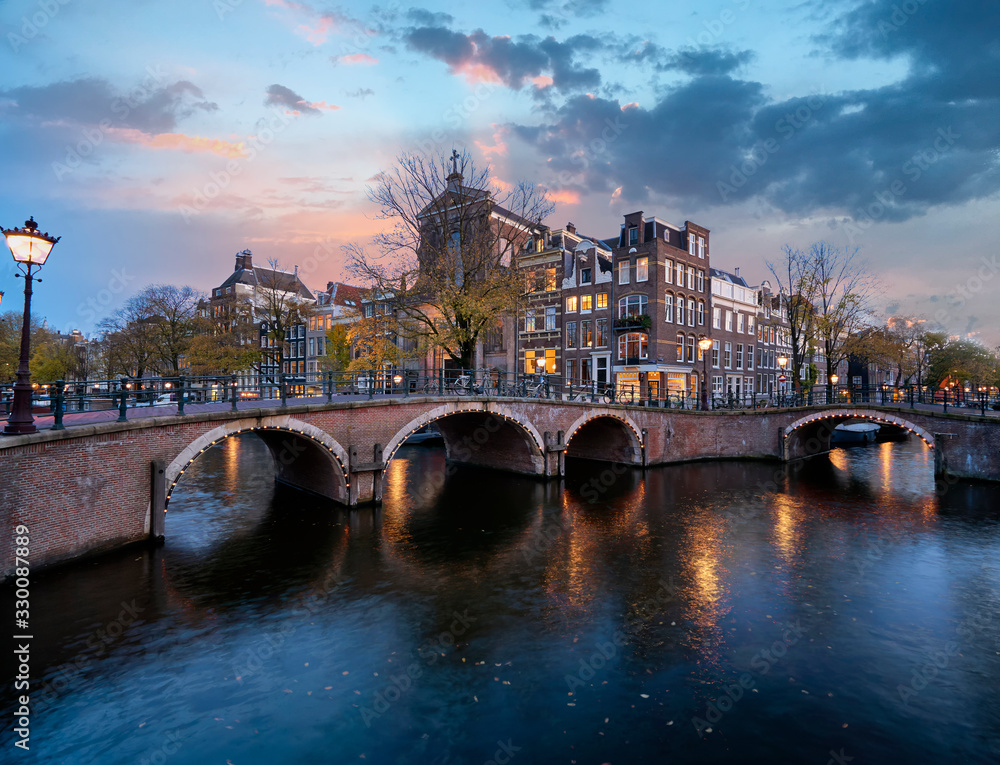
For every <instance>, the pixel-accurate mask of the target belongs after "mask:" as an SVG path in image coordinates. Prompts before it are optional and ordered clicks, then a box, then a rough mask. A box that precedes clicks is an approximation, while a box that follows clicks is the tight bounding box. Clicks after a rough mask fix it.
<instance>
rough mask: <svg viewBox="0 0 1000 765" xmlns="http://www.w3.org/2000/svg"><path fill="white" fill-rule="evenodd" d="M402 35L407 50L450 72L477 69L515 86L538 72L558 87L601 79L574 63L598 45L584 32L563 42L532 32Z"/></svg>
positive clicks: (438, 30) (442, 30) (421, 30)
mask: <svg viewBox="0 0 1000 765" xmlns="http://www.w3.org/2000/svg"><path fill="white" fill-rule="evenodd" d="M404 39H405V40H406V44H407V45H408V46H409V47H410V49H411V50H415V51H418V52H420V53H424V54H426V55H428V56H431V57H432V58H435V59H437V60H438V61H442V62H444V63H446V64H448V66H449V67H451V69H452V71H453V72H455V73H462V72H475V71H477V70H482V71H481V74H488V75H492V76H495V77H496V78H497V79H499V80H500V81H501V82H503V84H504V85H506V86H507V87H509V88H513V89H514V90H519V89H520V88H522V87H523V86H524V85H525V81H526V80H531V79H532V78H534V77H540V76H546V77H551V78H552V80H553V83H552V84H553V86H554V87H556V88H558V89H561V90H581V89H586V88H595V87H597V86H598V85H600V83H601V75H600V72H598V70H597V69H593V68H586V67H583V66H581V65H580V64H579V63H577V61H576V57H577V56H578V55H579V54H585V53H588V52H591V51H595V50H599V49H600V48H602V47H603V46H602V44H601V42H600V41H599V40H597V39H596V38H594V37H591V36H589V35H576V36H575V37H571V38H569V39H568V40H566V41H565V42H559V41H558V40H556V39H555V38H553V37H547V38H545V39H541V38H538V37H535V36H534V35H524V36H521V37H519V38H517V39H516V40H514V39H512V38H510V37H490V36H489V35H487V34H486V33H485V32H484V31H482V30H481V29H480V30H476V31H475V32H473V33H472V34H468V35H466V34H463V33H461V32H454V31H452V30H450V29H447V28H446V27H442V26H436V27H418V28H415V29H410V30H409V31H407V32H406V33H405V35H404Z"/></svg>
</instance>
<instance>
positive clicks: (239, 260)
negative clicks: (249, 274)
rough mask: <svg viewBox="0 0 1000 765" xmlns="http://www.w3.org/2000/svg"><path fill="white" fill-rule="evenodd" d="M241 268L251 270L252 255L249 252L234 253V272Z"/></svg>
mask: <svg viewBox="0 0 1000 765" xmlns="http://www.w3.org/2000/svg"><path fill="white" fill-rule="evenodd" d="M241 268H245V269H247V270H249V271H252V270H253V254H252V253H251V252H250V250H243V252H238V253H236V270H237V271H239V270H240V269H241Z"/></svg>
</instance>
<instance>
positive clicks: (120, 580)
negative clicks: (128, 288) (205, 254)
mask: <svg viewBox="0 0 1000 765" xmlns="http://www.w3.org/2000/svg"><path fill="white" fill-rule="evenodd" d="M932 463H933V459H932V456H931V455H930V453H929V452H928V451H927V450H926V449H925V448H924V447H923V446H922V445H921V444H920V442H919V441H916V442H913V441H911V442H905V443H892V444H890V443H887V444H876V445H871V446H868V447H858V448H853V449H837V450H835V451H834V452H833V453H832V454H831V455H830V457H829V458H820V459H816V460H814V461H813V462H811V463H809V464H804V465H798V466H795V467H794V468H793V469H791V470H786V469H784V468H782V466H780V465H776V464H771V463H746V462H725V463H705V464H693V465H679V466H672V467H667V468H657V469H652V470H649V471H647V472H646V473H645V474H642V473H640V472H638V471H634V470H632V469H625V468H617V469H612V468H611V467H609V466H608V465H606V464H601V463H583V462H580V463H572V464H570V466H569V473H568V475H567V476H566V478H565V480H564V481H562V482H549V483H545V482H541V481H538V480H534V479H530V478H522V477H516V476H510V475H503V474H499V473H494V472H489V471H485V470H478V469H471V468H469V469H466V468H452V467H449V466H447V465H446V463H445V461H444V454H443V450H442V449H440V448H426V447H404V448H403V449H401V450H400V451H399V452H398V454H397V457H396V459H394V461H393V463H392V465H391V469H390V471H389V475H388V487H387V492H386V497H385V503H384V505H383V507H382V508H381V510H378V511H374V510H361V511H355V512H346V511H344V510H342V509H338V508H337V507H336V506H333V505H330V504H328V503H326V502H324V501H321V500H317V499H314V498H310V497H305V496H303V495H301V494H298V493H295V492H292V491H288V490H283V489H276V488H275V486H274V483H273V470H272V467H271V463H270V457H269V456H268V452H267V450H266V448H265V447H264V445H263V444H262V443H261V442H260V441H259V440H257V439H256V438H255V437H253V436H241V437H238V438H233V439H231V440H229V441H226V442H224V443H223V444H221V445H219V446H216V447H213V448H212V449H211V450H209V451H208V452H206V453H205V454H204V455H203V456H202V457H201V458H200V459H199V461H198V462H197V463H196V464H195V465H194V466H193V468H192V469H190V470H188V471H187V472H186V473H185V475H184V479H183V481H182V482H181V483H180V484H179V485H178V488H177V491H176V492H175V493H174V495H173V499H172V500H171V503H170V508H169V513H168V516H167V526H166V528H167V542H166V544H165V546H164V547H162V548H160V549H157V550H154V551H147V550H142V549H139V550H129V551H126V552H123V553H118V554H114V555H111V556H105V557H102V558H100V559H98V560H93V561H89V562H86V563H83V564H79V565H74V566H71V567H68V568H62V569H59V570H56V571H53V572H51V573H49V574H47V575H40V576H38V577H36V578H35V580H34V582H33V586H32V599H33V601H32V617H33V623H32V626H33V628H34V629H33V632H34V635H35V641H34V644H33V651H34V652H33V654H32V674H33V678H32V684H33V685H32V692H31V696H32V703H33V705H34V708H33V711H32V718H31V720H32V727H31V755H30V758H29V757H24V758H21V757H20V754H21V753H17V754H18V757H16V758H15V757H14V756H13V755H8V754H6V753H5V754H4V755H3V761H4V762H12V761H14V760H15V759H17V761H19V762H20V761H22V759H23V761H24V762H29V761H30V762H41V763H101V764H102V765H117V764H118V763H145V762H149V763H166V762H169V763H176V764H177V765H181V764H183V763H197V764H198V765H203V764H204V763H218V765H251V764H254V763H268V764H272V763H320V762H322V763H358V762H367V763H413V764H414V765H429V764H431V763H472V764H476V765H478V764H480V763H506V762H508V761H509V762H514V763H515V764H516V763H566V764H567V765H571V764H572V763H579V764H580V765H584V764H586V765H590V764H594V765H601V764H602V763H612V764H613V765H619V764H622V765H624V764H625V763H647V762H655V763H706V762H734V761H739V762H744V763H765V762H767V763H774V762H779V763H816V764H817V765H823V764H824V763H827V762H831V761H832V762H853V763H855V765H860V764H861V763H895V762H961V763H987V762H997V761H1000V693H998V688H1000V511H998V508H1000V489H998V488H997V487H995V486H990V485H982V484H978V485H977V484H971V483H963V482H956V483H953V484H946V483H942V484H940V485H935V482H934V479H933V476H932ZM9 598H10V592H9V591H8V590H7V588H5V592H4V600H5V604H4V605H5V607H6V606H7V601H8V600H9ZM10 687H11V686H10V685H9V684H8V685H6V687H5V688H6V689H9V688H10ZM6 689H5V694H7V690H6ZM4 699H5V700H7V701H9V697H8V696H7V695H5V696H4ZM4 711H5V712H8V711H12V710H11V709H10V706H9V705H8V704H7V702H6V701H5V709H4ZM6 717H7V719H8V721H10V720H11V719H12V717H11V715H10V714H8V715H7V716H6ZM11 727H13V726H11V725H9V724H8V725H5V733H4V735H3V738H4V747H5V752H11V751H14V750H13V749H12V748H11V747H10V741H11V739H12V734H11V731H10V728H11Z"/></svg>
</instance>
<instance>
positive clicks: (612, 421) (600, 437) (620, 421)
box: [566, 412, 643, 465]
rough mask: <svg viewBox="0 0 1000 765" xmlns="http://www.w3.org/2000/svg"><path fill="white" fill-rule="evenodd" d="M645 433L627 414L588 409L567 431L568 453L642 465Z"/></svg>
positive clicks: (571, 455) (588, 457) (574, 455)
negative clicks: (643, 433) (590, 410)
mask: <svg viewBox="0 0 1000 765" xmlns="http://www.w3.org/2000/svg"><path fill="white" fill-rule="evenodd" d="M642 448H643V443H642V433H641V431H640V430H639V427H638V426H637V425H636V424H635V423H634V422H633V421H632V419H631V418H630V417H628V415H626V414H624V413H622V414H618V413H611V412H588V413H587V414H584V415H582V416H580V417H579V418H577V420H576V422H574V423H573V424H572V425H570V426H569V428H568V429H567V431H566V456H567V457H579V458H582V459H591V460H602V461H604V462H623V463H626V464H632V465H641V464H642Z"/></svg>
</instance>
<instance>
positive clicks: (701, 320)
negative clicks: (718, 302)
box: [698, 300, 705, 327]
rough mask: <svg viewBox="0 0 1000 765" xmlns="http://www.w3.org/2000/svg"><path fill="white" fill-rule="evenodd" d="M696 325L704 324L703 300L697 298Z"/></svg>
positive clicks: (701, 325) (702, 325)
mask: <svg viewBox="0 0 1000 765" xmlns="http://www.w3.org/2000/svg"><path fill="white" fill-rule="evenodd" d="M698 326H699V327H704V326H705V301H704V300H699V301H698Z"/></svg>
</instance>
